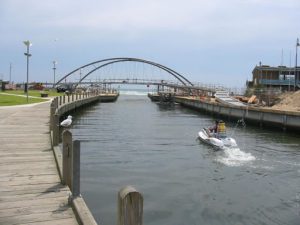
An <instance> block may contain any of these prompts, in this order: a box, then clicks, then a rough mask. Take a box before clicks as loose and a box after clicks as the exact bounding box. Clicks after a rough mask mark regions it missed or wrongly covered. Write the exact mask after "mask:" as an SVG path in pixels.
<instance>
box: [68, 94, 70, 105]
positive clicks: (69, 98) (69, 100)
mask: <svg viewBox="0 0 300 225" xmlns="http://www.w3.org/2000/svg"><path fill="white" fill-rule="evenodd" d="M69 102H70V94H68V103H69Z"/></svg>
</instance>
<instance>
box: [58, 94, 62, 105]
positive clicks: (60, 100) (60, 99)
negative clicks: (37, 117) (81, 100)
mask: <svg viewBox="0 0 300 225" xmlns="http://www.w3.org/2000/svg"><path fill="white" fill-rule="evenodd" d="M61 102H62V96H59V105H61Z"/></svg>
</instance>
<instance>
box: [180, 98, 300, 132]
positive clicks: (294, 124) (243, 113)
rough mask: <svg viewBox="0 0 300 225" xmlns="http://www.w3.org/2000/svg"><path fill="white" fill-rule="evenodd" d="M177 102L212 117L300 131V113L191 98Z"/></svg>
mask: <svg viewBox="0 0 300 225" xmlns="http://www.w3.org/2000/svg"><path fill="white" fill-rule="evenodd" d="M175 102H177V103H180V104H181V105H183V106H186V107H190V108H193V109H196V110H201V111H204V112H207V113H210V114H212V115H217V116H221V117H225V118H227V119H229V120H230V119H231V118H236V119H241V118H243V119H244V120H245V121H248V122H250V123H254V124H257V125H259V126H272V127H278V128H281V129H283V130H297V131H300V112H290V111H281V110H273V109H262V108H256V107H251V106H249V107H248V106H246V107H244V106H229V105H222V104H219V103H214V102H206V101H204V100H201V99H192V98H190V97H175Z"/></svg>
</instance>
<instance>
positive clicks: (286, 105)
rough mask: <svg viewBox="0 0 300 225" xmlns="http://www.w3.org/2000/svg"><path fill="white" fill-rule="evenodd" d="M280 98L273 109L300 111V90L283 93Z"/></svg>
mask: <svg viewBox="0 0 300 225" xmlns="http://www.w3.org/2000/svg"><path fill="white" fill-rule="evenodd" d="M278 98H279V99H278V103H277V104H275V105H273V106H272V109H279V110H287V111H298V112H299V111H300V91H297V92H290V93H283V94H281V95H280V96H279V97H278Z"/></svg>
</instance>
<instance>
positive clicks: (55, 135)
mask: <svg viewBox="0 0 300 225" xmlns="http://www.w3.org/2000/svg"><path fill="white" fill-rule="evenodd" d="M52 128H53V146H56V145H58V143H59V115H57V114H55V115H54V117H53V127H52Z"/></svg>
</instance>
